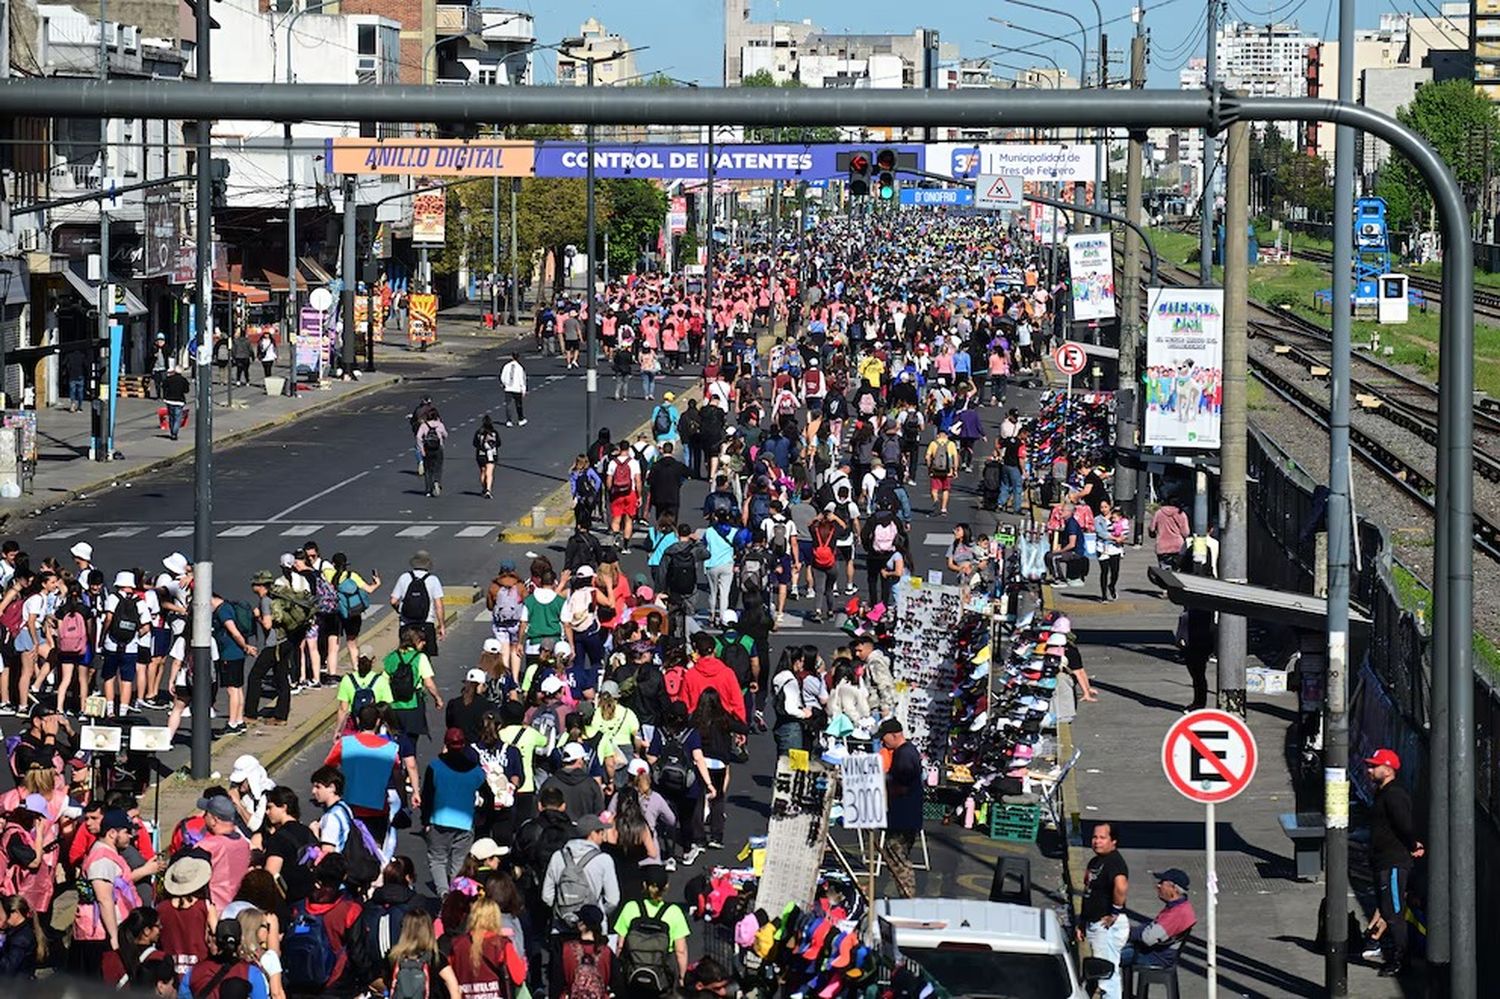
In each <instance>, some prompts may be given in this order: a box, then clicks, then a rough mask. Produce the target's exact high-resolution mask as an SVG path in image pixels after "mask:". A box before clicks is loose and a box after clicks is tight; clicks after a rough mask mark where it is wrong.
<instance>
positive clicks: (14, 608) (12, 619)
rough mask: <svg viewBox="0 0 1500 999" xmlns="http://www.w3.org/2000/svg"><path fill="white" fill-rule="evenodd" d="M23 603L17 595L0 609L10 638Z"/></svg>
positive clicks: (16, 628) (0, 619) (1, 625)
mask: <svg viewBox="0 0 1500 999" xmlns="http://www.w3.org/2000/svg"><path fill="white" fill-rule="evenodd" d="M25 603H26V602H25V601H24V600H22V599H21V598H20V597H19V596H17V597H16V598H15V599H14V600H12V601H11V602H10V603H8V604H6V605H5V610H3V611H0V628H4V629H5V634H6V635H7V636H9V637H11V638H14V637H15V636H16V635H17V634H18V633H19V632H20V630H21V610H22V608H23V607H24V606H25ZM132 603H133V601H132ZM123 605H124V598H121V606H123Z"/></svg>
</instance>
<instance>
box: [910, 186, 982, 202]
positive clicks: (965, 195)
mask: <svg viewBox="0 0 1500 999" xmlns="http://www.w3.org/2000/svg"><path fill="white" fill-rule="evenodd" d="M901 203H902V204H903V205H917V206H926V207H932V206H950V207H971V206H973V204H974V189H973V188H972V187H903V188H901Z"/></svg>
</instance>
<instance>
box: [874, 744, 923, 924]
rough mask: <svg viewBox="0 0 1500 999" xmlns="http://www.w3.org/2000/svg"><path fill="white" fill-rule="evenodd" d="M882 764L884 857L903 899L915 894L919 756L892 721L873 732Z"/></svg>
mask: <svg viewBox="0 0 1500 999" xmlns="http://www.w3.org/2000/svg"><path fill="white" fill-rule="evenodd" d="M875 735H876V736H877V737H878V738H879V739H880V747H881V748H880V755H881V756H882V757H883V758H884V762H885V796H886V833H885V848H884V851H883V853H884V856H885V862H886V866H887V867H889V868H890V871H891V880H892V881H893V882H895V885H896V891H897V893H898V894H900V896H901V897H902V898H914V897H915V896H916V894H917V875H916V872H915V871H914V870H913V868H912V865H911V850H912V847H913V846H915V845H916V842H917V834H918V833H919V832H921V830H922V796H923V791H922V754H921V752H919V751H918V750H917V747H916V746H914V745H913V744H912V743H911V742H910V741H908V740H907V738H906V732H905V731H904V730H903V729H902V728H901V723H900V722H899V721H897V720H896V719H895V718H887V719H885V720H884V721H882V722H881V723H880V727H879V728H877V729H876V730H875Z"/></svg>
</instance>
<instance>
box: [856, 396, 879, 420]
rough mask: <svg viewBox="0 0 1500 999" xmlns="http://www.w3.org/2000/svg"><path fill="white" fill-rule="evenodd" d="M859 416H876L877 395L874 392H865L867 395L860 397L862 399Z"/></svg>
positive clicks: (860, 400)
mask: <svg viewBox="0 0 1500 999" xmlns="http://www.w3.org/2000/svg"><path fill="white" fill-rule="evenodd" d="M859 415H861V416H874V415H875V393H874V392H865V393H863V394H861V395H860V397H859Z"/></svg>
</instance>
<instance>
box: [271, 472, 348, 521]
mask: <svg viewBox="0 0 1500 999" xmlns="http://www.w3.org/2000/svg"><path fill="white" fill-rule="evenodd" d="M369 474H370V470H369V469H368V468H367V469H365V470H364V471H363V472H359V473H356V474H354V475H351V476H349V477H348V478H347V479H345V480H344V481H343V482H335V483H334V484H333V485H331V486H329V487H328V488H327V489H324V490H323V491H322V492H317V493H313V494H312V495H311V496H309V497H308V498H307V499H305V500H302V501H301V502H299V503H293V504H292V505H291V506H289V507H287V508H286V509H285V510H283V511H281V512H280V513H277V514H272V515H271V518H270V519H271V521H272V522H274V521H278V520H280V519H281V518H282V517H285V516H286V515H287V514H289V513H294V512H296V511H297V510H300V509H302V508H303V507H305V506H307V504H309V503H311V502H312V501H313V500H320V499H322V498H323V497H324V496H327V495H328V494H329V493H331V492H334V491H335V490H338V489H342V488H344V487H345V486H347V485H349V483H351V482H356V481H358V480H359V479H362V478H364V477H365V476H366V475H369Z"/></svg>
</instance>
